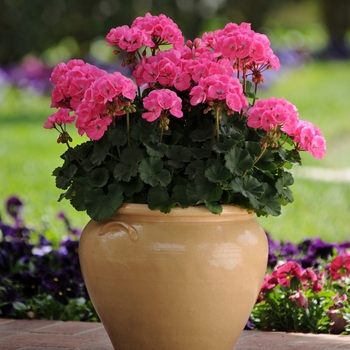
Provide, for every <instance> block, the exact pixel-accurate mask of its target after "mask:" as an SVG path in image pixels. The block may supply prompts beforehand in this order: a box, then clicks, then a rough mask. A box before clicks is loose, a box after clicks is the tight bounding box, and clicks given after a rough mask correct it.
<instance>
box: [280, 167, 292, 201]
mask: <svg viewBox="0 0 350 350" xmlns="http://www.w3.org/2000/svg"><path fill="white" fill-rule="evenodd" d="M293 183H294V178H293V175H292V174H291V173H289V172H287V171H284V172H283V173H282V177H280V178H279V179H278V180H277V181H276V190H277V192H278V194H279V195H280V196H282V197H283V198H284V200H285V202H286V203H292V202H293V201H294V198H293V193H292V191H291V190H290V189H289V187H288V186H291V185H293Z"/></svg>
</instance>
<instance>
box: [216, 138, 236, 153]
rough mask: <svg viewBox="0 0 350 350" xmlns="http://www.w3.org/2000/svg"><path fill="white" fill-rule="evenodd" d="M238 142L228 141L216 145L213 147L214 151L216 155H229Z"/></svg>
mask: <svg viewBox="0 0 350 350" xmlns="http://www.w3.org/2000/svg"><path fill="white" fill-rule="evenodd" d="M237 143H238V141H237V140H232V139H228V140H225V141H224V142H222V143H215V144H214V145H213V150H214V151H215V152H216V153H219V154H220V153H227V152H228V151H229V150H230V149H231V148H232V147H233V146H235V145H237Z"/></svg>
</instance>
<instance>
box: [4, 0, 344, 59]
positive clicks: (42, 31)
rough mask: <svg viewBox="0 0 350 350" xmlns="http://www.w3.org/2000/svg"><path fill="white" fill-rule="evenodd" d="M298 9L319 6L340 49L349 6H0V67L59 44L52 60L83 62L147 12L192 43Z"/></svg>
mask: <svg viewBox="0 0 350 350" xmlns="http://www.w3.org/2000/svg"><path fill="white" fill-rule="evenodd" d="M300 3H304V4H305V3H313V4H317V5H318V6H320V8H321V9H322V10H321V11H320V12H321V13H323V18H324V23H325V24H326V25H327V28H328V33H329V36H330V38H331V39H330V47H331V46H336V47H339V46H342V45H343V47H344V46H345V44H346V31H347V29H349V28H348V27H349V13H350V10H349V7H350V1H349V0H333V1H330V0H129V1H128V2H127V5H126V2H125V0H45V1H42V0H30V1H29V0H0V42H1V45H0V64H2V65H6V64H9V63H13V62H18V61H19V60H21V58H22V57H23V56H24V55H26V54H28V53H32V54H34V55H37V56H39V55H40V54H41V53H42V52H45V51H46V50H48V49H50V48H52V47H55V46H56V47H57V45H59V44H61V45H60V49H61V51H57V50H56V51H55V56H56V58H57V60H60V58H61V57H60V55H63V56H64V54H67V52H63V51H64V50H66V51H69V53H70V54H71V55H74V56H76V57H77V56H79V57H84V56H86V54H87V53H88V52H89V49H90V44H91V42H92V41H93V40H95V39H98V37H97V38H96V35H99V37H100V38H104V37H105V35H106V34H107V33H108V31H109V30H110V28H113V27H116V26H119V25H123V24H128V25H130V24H131V22H132V21H133V19H134V18H135V17H136V16H142V15H144V14H145V13H146V12H151V13H152V14H159V13H164V14H166V15H167V16H169V17H171V18H172V19H173V20H174V21H175V22H176V23H177V24H178V25H179V27H180V28H181V30H182V31H183V33H184V35H185V36H186V37H187V38H188V39H193V38H194V37H196V36H198V35H200V34H201V33H202V31H203V30H204V29H205V30H211V29H216V28H219V27H222V26H223V25H225V24H226V23H227V22H230V21H233V22H238V23H239V22H242V21H245V22H250V23H252V27H253V29H254V30H260V31H263V30H264V27H265V26H266V23H267V22H268V20H270V22H271V20H272V21H273V20H274V16H275V15H276V12H277V11H278V10H279V9H282V8H285V7H286V6H292V5H296V4H300ZM290 14H291V15H293V14H292V13H290ZM62 50H63V51H62ZM48 55H49V53H48ZM63 58H66V57H63ZM53 63H56V62H53Z"/></svg>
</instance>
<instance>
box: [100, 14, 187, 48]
mask: <svg viewBox="0 0 350 350" xmlns="http://www.w3.org/2000/svg"><path fill="white" fill-rule="evenodd" d="M106 40H107V43H108V44H109V45H111V46H117V47H119V48H120V49H122V50H124V51H126V52H134V51H136V50H138V49H139V48H141V47H142V46H147V47H151V48H153V47H158V46H159V45H163V44H173V46H174V47H175V48H181V47H182V45H183V43H184V38H183V36H182V33H181V30H180V29H179V28H178V26H177V24H175V23H174V22H173V20H171V19H170V18H168V17H166V16H165V15H159V16H152V15H151V14H149V13H147V14H146V15H145V17H138V18H136V19H135V20H134V22H133V23H132V24H131V26H130V27H129V26H127V25H124V26H121V27H117V28H113V29H111V30H110V32H109V33H108V34H107V37H106Z"/></svg>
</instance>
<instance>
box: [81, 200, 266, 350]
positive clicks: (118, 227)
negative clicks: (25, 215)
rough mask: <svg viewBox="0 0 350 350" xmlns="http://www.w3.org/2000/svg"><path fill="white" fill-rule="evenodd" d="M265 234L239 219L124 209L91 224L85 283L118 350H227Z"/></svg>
mask: <svg viewBox="0 0 350 350" xmlns="http://www.w3.org/2000/svg"><path fill="white" fill-rule="evenodd" d="M267 254H268V246H267V239H266V235H265V232H264V231H263V230H262V228H261V227H260V225H259V223H258V222H257V221H256V219H255V218H254V214H248V213H247V212H246V211H245V210H243V209H240V208H237V207H234V206H224V210H223V212H222V214H220V215H214V214H211V213H210V212H209V211H208V209H206V208H204V207H190V208H188V209H180V208H175V209H173V210H172V211H171V213H169V214H164V213H161V212H159V211H151V210H149V209H148V207H147V205H143V204H127V205H124V206H123V207H122V208H121V209H119V210H118V211H117V213H116V215H115V216H114V217H113V218H112V219H110V220H108V221H104V222H95V221H90V222H89V223H88V225H87V226H86V227H85V229H84V231H83V233H82V236H81V240H80V245H79V256H80V262H81V268H82V273H83V276H84V280H85V283H86V286H87V289H88V292H89V295H90V297H91V300H92V302H93V304H94V306H95V308H96V311H97V313H98V315H99V317H100V318H101V321H102V323H103V325H104V327H105V328H106V331H107V333H108V335H109V337H110V339H111V341H112V344H113V346H114V348H115V349H118V350H175V349H177V350H232V349H233V347H234V345H235V343H236V342H237V339H238V338H239V336H240V333H241V332H242V330H243V328H244V326H245V324H246V321H247V320H248V317H249V315H250V312H251V310H252V308H253V306H254V303H255V300H256V297H257V295H258V293H259V291H260V287H261V284H262V281H263V277H264V274H265V269H266V264H267Z"/></svg>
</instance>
